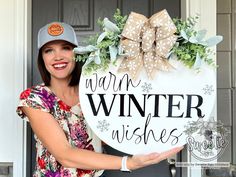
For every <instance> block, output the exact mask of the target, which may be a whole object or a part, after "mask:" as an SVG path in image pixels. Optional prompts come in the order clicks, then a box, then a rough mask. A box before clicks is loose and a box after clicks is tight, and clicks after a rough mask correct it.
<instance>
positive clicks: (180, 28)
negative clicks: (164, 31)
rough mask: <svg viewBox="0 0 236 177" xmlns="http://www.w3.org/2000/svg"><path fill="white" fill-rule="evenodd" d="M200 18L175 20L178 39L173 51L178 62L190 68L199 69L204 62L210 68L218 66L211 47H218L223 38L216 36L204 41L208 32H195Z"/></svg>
mask: <svg viewBox="0 0 236 177" xmlns="http://www.w3.org/2000/svg"><path fill="white" fill-rule="evenodd" d="M198 19H199V16H196V17H189V18H188V19H187V20H182V19H178V18H174V19H173V22H174V24H175V26H176V28H177V32H176V35H177V36H178V39H177V41H176V43H175V45H174V47H173V48H172V50H171V53H172V54H174V55H176V56H177V60H179V61H181V62H183V63H184V65H185V66H187V67H189V68H194V69H199V68H200V65H201V62H202V61H204V62H206V63H207V64H208V65H210V66H216V63H215V61H214V60H213V58H212V57H213V55H214V52H213V51H212V50H211V49H209V47H211V46H214V45H216V44H217V43H219V42H220V41H221V40H222V37H221V36H215V37H212V38H209V39H207V40H204V37H205V35H206V32H207V31H206V30H200V31H196V30H195V25H196V23H197V21H198Z"/></svg>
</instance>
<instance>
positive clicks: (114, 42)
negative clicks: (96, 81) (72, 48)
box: [75, 9, 127, 73]
mask: <svg viewBox="0 0 236 177" xmlns="http://www.w3.org/2000/svg"><path fill="white" fill-rule="evenodd" d="M113 20H114V24H111V23H112V22H110V21H104V20H101V19H100V18H99V19H98V21H97V23H98V25H99V26H100V27H101V28H102V31H103V33H102V34H100V35H98V34H96V35H94V36H91V37H90V38H89V40H88V43H87V44H88V45H92V46H94V47H95V48H96V51H99V52H98V55H99V56H98V57H99V58H100V63H99V64H98V63H96V61H94V60H93V61H91V62H90V63H89V64H88V65H87V66H85V67H84V71H85V73H91V72H92V71H97V70H106V69H107V68H108V67H109V64H110V63H113V64H114V63H115V61H116V60H114V61H111V54H112V52H113V53H117V54H115V55H119V54H120V53H119V51H114V49H117V50H118V48H119V42H120V34H121V32H122V30H123V28H124V25H125V23H126V20H127V16H122V15H121V12H120V10H119V9H117V10H116V12H115V14H114V15H113ZM105 23H106V24H105ZM114 25H115V26H116V27H114ZM110 26H111V28H110ZM114 29H115V30H114ZM101 36H102V37H101ZM99 38H102V40H99ZM98 40H99V42H98ZM111 46H113V47H114V48H113V49H110V47H111ZM111 50H113V51H111ZM93 55H96V54H95V51H91V52H87V53H83V54H76V57H75V60H76V61H82V62H86V60H87V59H88V58H89V57H90V56H93Z"/></svg>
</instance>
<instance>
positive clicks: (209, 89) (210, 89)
mask: <svg viewBox="0 0 236 177" xmlns="http://www.w3.org/2000/svg"><path fill="white" fill-rule="evenodd" d="M203 90H204V94H205V95H211V94H212V92H214V89H213V85H206V86H205V88H203Z"/></svg>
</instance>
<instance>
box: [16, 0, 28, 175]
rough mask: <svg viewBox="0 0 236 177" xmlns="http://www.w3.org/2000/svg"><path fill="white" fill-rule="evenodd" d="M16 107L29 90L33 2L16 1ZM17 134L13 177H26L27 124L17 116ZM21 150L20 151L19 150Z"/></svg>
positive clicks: (25, 0) (26, 0)
mask: <svg viewBox="0 0 236 177" xmlns="http://www.w3.org/2000/svg"><path fill="white" fill-rule="evenodd" d="M14 2H15V9H16V12H15V22H16V24H15V28H16V29H15V31H16V33H15V35H16V41H15V49H16V50H15V60H14V61H15V63H14V69H15V73H16V74H15V79H14V84H15V86H16V87H15V98H16V101H15V105H14V106H15V107H16V106H17V104H18V98H19V93H21V92H22V91H23V90H24V89H26V88H27V83H28V82H27V80H28V78H29V77H28V76H29V75H28V73H27V72H28V71H29V69H27V68H28V67H29V66H30V61H31V9H32V8H31V0H15V1H14ZM15 121H16V129H17V130H16V132H17V135H16V136H17V138H16V140H17V144H16V147H19V148H16V149H18V150H17V151H15V154H14V157H15V158H14V165H13V176H14V177H22V176H26V145H27V143H26V140H27V135H26V132H27V127H26V126H27V124H26V122H24V121H22V120H21V119H20V118H19V117H18V116H17V115H16V118H15ZM19 149H20V150H19Z"/></svg>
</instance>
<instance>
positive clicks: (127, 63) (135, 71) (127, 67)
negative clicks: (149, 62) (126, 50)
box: [118, 53, 143, 80]
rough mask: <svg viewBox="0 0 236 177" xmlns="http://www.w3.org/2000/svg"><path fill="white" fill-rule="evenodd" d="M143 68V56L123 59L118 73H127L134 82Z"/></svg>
mask: <svg viewBox="0 0 236 177" xmlns="http://www.w3.org/2000/svg"><path fill="white" fill-rule="evenodd" d="M142 67H143V54H141V53H140V54H139V55H137V56H136V57H125V58H124V59H123V61H122V63H121V65H120V67H119V70H118V71H119V72H127V73H128V74H129V75H130V77H131V78H132V79H133V80H136V79H137V78H138V76H139V74H140V71H141V69H142Z"/></svg>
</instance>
